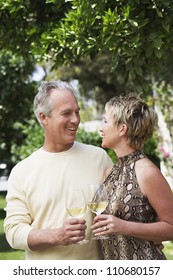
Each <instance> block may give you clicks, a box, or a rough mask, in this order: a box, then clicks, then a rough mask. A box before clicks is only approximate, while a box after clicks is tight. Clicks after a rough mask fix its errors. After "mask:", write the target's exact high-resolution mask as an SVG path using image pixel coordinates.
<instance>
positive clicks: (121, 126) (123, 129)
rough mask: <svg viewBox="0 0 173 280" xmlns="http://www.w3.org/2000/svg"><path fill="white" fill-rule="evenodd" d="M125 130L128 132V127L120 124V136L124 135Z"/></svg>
mask: <svg viewBox="0 0 173 280" xmlns="http://www.w3.org/2000/svg"><path fill="white" fill-rule="evenodd" d="M127 130H128V127H127V125H126V124H125V123H122V124H120V125H119V132H120V135H121V136H122V135H125V134H126V132H127Z"/></svg>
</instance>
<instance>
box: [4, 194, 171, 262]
mask: <svg viewBox="0 0 173 280" xmlns="http://www.w3.org/2000/svg"><path fill="white" fill-rule="evenodd" d="M5 195H6V193H5V192H4V193H0V260H23V259H24V252H23V251H18V250H13V249H12V248H11V247H10V246H9V244H8V243H7V241H6V239H5V235H4V231H3V220H4V218H5V211H4V210H3V209H4V207H5ZM163 244H164V249H163V251H164V253H165V255H166V257H167V259H168V260H173V243H171V242H164V243H163Z"/></svg>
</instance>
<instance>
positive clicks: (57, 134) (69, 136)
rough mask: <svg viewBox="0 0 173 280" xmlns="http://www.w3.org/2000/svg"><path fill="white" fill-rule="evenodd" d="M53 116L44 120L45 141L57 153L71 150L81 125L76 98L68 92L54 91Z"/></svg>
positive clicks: (51, 99) (51, 97) (52, 97)
mask: <svg viewBox="0 0 173 280" xmlns="http://www.w3.org/2000/svg"><path fill="white" fill-rule="evenodd" d="M50 101H51V103H52V108H53V110H52V113H51V116H46V117H45V120H44V124H43V125H44V129H45V139H46V141H47V143H48V144H49V145H52V146H54V147H56V151H58V150H60V151H64V150H67V149H69V148H70V147H71V146H72V145H73V142H74V140H75V138H76V132H77V129H78V126H79V123H80V115H79V111H80V108H79V105H78V103H77V101H76V98H75V96H74V95H73V94H72V93H71V92H70V91H68V90H59V89H54V90H52V92H51V95H50Z"/></svg>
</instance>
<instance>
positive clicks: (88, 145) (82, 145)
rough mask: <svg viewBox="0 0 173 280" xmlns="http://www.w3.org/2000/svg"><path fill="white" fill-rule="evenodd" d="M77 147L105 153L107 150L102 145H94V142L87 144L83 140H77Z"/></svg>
mask: <svg viewBox="0 0 173 280" xmlns="http://www.w3.org/2000/svg"><path fill="white" fill-rule="evenodd" d="M76 147H77V149H81V150H83V151H90V152H92V151H93V152H97V153H105V150H104V149H102V148H101V147H98V146H94V145H92V144H86V143H81V142H76Z"/></svg>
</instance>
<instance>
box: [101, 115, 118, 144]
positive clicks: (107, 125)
mask: <svg viewBox="0 0 173 280" xmlns="http://www.w3.org/2000/svg"><path fill="white" fill-rule="evenodd" d="M100 135H101V137H102V147H103V148H111V149H115V148H116V146H117V143H118V141H119V133H118V126H117V125H115V124H113V118H112V115H111V113H110V112H109V111H106V113H105V116H104V120H103V125H102V127H101V129H100Z"/></svg>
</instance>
